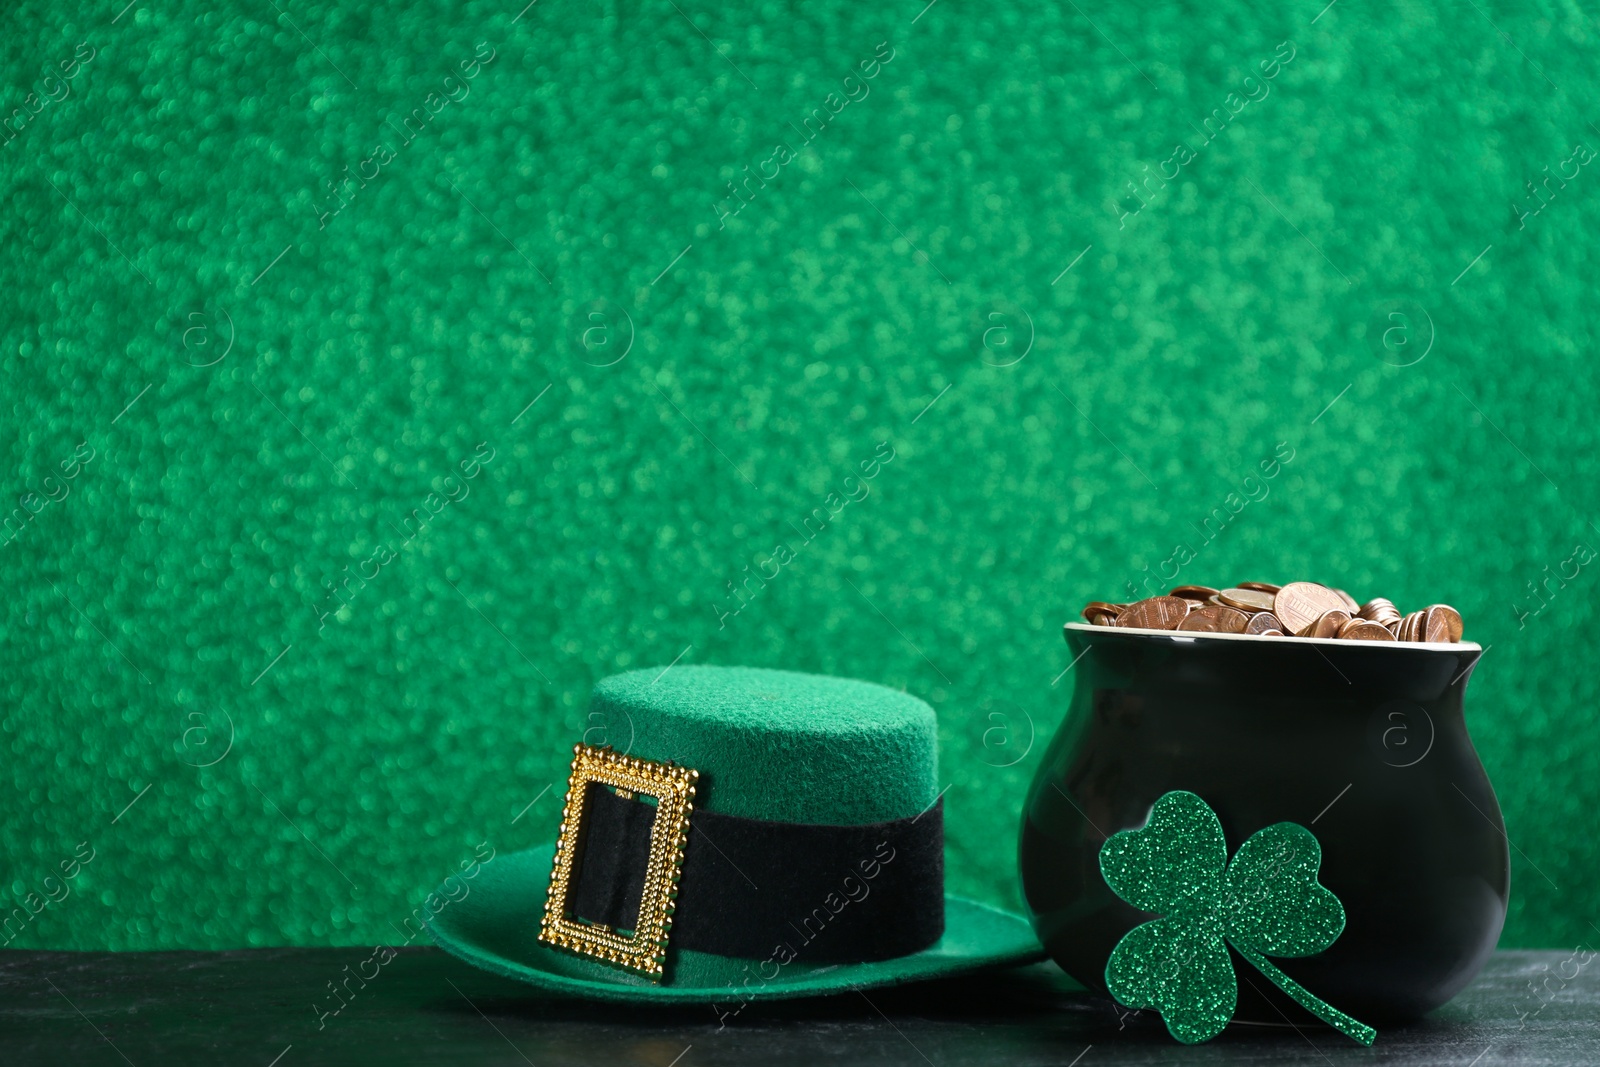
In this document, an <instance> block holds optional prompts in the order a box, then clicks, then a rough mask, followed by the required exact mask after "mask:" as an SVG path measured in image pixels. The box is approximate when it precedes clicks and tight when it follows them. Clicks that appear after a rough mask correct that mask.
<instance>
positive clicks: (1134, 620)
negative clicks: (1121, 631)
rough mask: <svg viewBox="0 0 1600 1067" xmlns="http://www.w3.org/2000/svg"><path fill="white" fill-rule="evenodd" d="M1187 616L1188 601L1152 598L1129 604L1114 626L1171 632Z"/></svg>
mask: <svg viewBox="0 0 1600 1067" xmlns="http://www.w3.org/2000/svg"><path fill="white" fill-rule="evenodd" d="M1188 614H1189V601H1187V600H1184V599H1183V598H1182V597H1175V596H1153V597H1148V598H1146V599H1144V600H1141V601H1139V602H1138V603H1136V604H1129V605H1128V606H1127V608H1126V609H1124V610H1123V612H1122V613H1121V614H1120V615H1118V616H1117V621H1116V623H1115V625H1117V626H1121V627H1125V628H1127V627H1131V628H1134V629H1140V630H1171V629H1173V628H1174V627H1176V626H1177V625H1178V623H1180V622H1182V621H1183V620H1184V617H1185V616H1187V615H1188Z"/></svg>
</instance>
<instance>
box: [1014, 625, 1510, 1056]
mask: <svg viewBox="0 0 1600 1067" xmlns="http://www.w3.org/2000/svg"><path fill="white" fill-rule="evenodd" d="M1066 630H1067V644H1068V646H1069V647H1070V648H1071V650H1072V655H1073V656H1074V657H1075V658H1076V666H1075V667H1074V668H1073V672H1074V677H1075V678H1076V687H1075V689H1074V692H1073V697H1072V706H1071V708H1070V709H1069V710H1068V712H1067V716H1066V719H1065V721H1064V722H1063V723H1062V725H1061V728H1060V729H1059V730H1058V731H1057V732H1056V736H1055V739H1054V740H1053V741H1052V742H1051V744H1050V748H1049V750H1048V752H1047V753H1046V754H1045V757H1044V762H1043V764H1042V765H1041V766H1040V767H1039V772H1038V774H1037V776H1036V777H1035V778H1034V781H1033V786H1032V788H1031V790H1030V791H1029V795H1028V801H1027V804H1026V805H1025V806H1024V808H1023V818H1022V841H1021V865H1022V887H1023V892H1024V894H1025V896H1026V897H1027V902H1028V907H1029V910H1030V912H1031V914H1032V916H1033V922H1034V928H1035V930H1036V931H1037V933H1038V935H1039V939H1040V940H1041V941H1042V942H1043V943H1044V946H1045V948H1046V949H1048V950H1049V952H1050V954H1051V956H1053V957H1054V958H1055V960H1056V962H1057V963H1059V964H1060V965H1061V967H1062V969H1064V970H1065V971H1066V972H1067V973H1068V974H1070V975H1071V976H1072V977H1073V978H1075V979H1077V980H1078V981H1079V982H1081V983H1083V984H1084V985H1085V986H1087V987H1089V988H1090V989H1094V990H1098V991H1104V990H1105V987H1106V986H1105V966H1106V959H1107V957H1108V956H1110V954H1111V950H1112V948H1113V947H1115V946H1116V944H1117V942H1118V941H1119V940H1120V939H1121V938H1122V935H1123V934H1125V933H1127V932H1128V931H1129V930H1131V929H1132V928H1133V927H1135V926H1137V925H1138V924H1139V923H1141V922H1144V921H1146V920H1147V919H1150V918H1153V916H1152V915H1150V914H1149V913H1146V912H1142V911H1139V910H1137V909H1136V908H1134V907H1132V906H1131V905H1129V904H1126V903H1124V902H1123V901H1122V900H1121V899H1119V898H1118V897H1117V896H1116V895H1114V894H1113V893H1112V892H1111V890H1110V888H1109V887H1107V885H1106V883H1105V879H1104V878H1103V877H1101V874H1100V863H1099V855H1100V846H1101V844H1102V843H1103V842H1104V841H1105V840H1106V838H1107V837H1108V836H1109V835H1111V834H1114V833H1116V832H1117V831H1118V830H1124V829H1128V828H1132V827H1139V826H1143V825H1144V823H1145V821H1146V819H1147V818H1148V817H1149V814H1150V809H1151V806H1152V805H1153V804H1154V803H1155V801H1156V799H1157V798H1158V797H1160V796H1161V795H1162V794H1164V793H1166V792H1168V791H1170V790H1173V789H1187V790H1189V791H1191V792H1193V793H1196V794H1198V795H1199V796H1200V797H1201V798H1203V799H1204V800H1205V801H1206V802H1207V803H1208V804H1210V805H1211V807H1212V808H1213V809H1215V810H1216V813H1217V816H1218V818H1220V819H1221V821H1222V828H1223V830H1224V832H1225V833H1226V835H1227V841H1228V851H1229V855H1230V856H1231V855H1232V854H1233V852H1235V851H1237V850H1238V848H1239V846H1240V845H1241V844H1243V843H1244V841H1245V839H1246V838H1248V837H1249V836H1250V835H1251V834H1253V833H1255V832H1256V831H1257V830H1259V829H1261V828H1262V827H1264V826H1268V825H1271V824H1272V823H1276V822H1283V821H1290V822H1297V823H1299V824H1301V825H1302V826H1305V827H1308V828H1309V829H1310V830H1311V832H1312V833H1313V834H1315V835H1316V838H1317V840H1318V842H1319V843H1320V844H1321V846H1322V870H1321V875H1320V881H1321V882H1322V884H1323V885H1325V886H1327V887H1328V888H1329V889H1331V890H1332V891H1333V892H1334V893H1335V895H1337V896H1338V898H1339V899H1340V901H1342V902H1343V904H1344V908H1345V915H1346V923H1345V929H1344V933H1343V934H1341V935H1340V937H1339V939H1338V940H1337V941H1335V942H1334V944H1333V946H1332V947H1331V948H1329V949H1327V950H1326V951H1325V952H1322V953H1320V954H1318V955H1316V956H1310V957H1306V958H1303V959H1274V960H1273V962H1274V963H1276V964H1278V965H1279V966H1281V967H1282V969H1283V970H1284V971H1285V972H1286V973H1288V974H1289V976H1290V977H1292V978H1294V979H1295V980H1296V981H1298V982H1299V983H1300V984H1301V985H1303V986H1305V987H1306V988H1307V989H1308V990H1310V991H1311V992H1312V993H1313V994H1315V995H1316V996H1318V997H1321V998H1322V999H1323V1000H1325V1001H1327V1002H1328V1003H1330V1004H1332V1005H1333V1006H1334V1007H1336V1008H1339V1009H1340V1010H1342V1011H1345V1012H1347V1013H1349V1014H1351V1015H1353V1016H1355V1017H1356V1018H1357V1019H1360V1020H1361V1021H1363V1022H1366V1023H1370V1024H1373V1025H1383V1024H1386V1023H1395V1022H1401V1021H1405V1020H1408V1019H1413V1018H1416V1017H1417V1016H1420V1015H1422V1014H1423V1013H1425V1012H1428V1011H1431V1010H1432V1009H1434V1008H1436V1007H1438V1006H1439V1005H1441V1004H1443V1003H1444V1002H1445V1001H1447V1000H1449V999H1450V998H1451V997H1452V996H1454V995H1455V994H1456V993H1457V992H1458V991H1459V990H1460V989H1461V988H1462V987H1463V986H1465V985H1466V984H1467V983H1468V982H1469V981H1471V980H1472V978H1473V976H1474V975H1476V974H1477V972H1478V969H1479V968H1480V967H1482V966H1483V963H1484V961H1485V959H1487V958H1488V955H1489V953H1490V952H1492V951H1493V950H1494V945H1495V941H1496V940H1497V939H1498V938H1499V936H1500V928H1501V926H1502V925H1503V924H1504V922H1505V915H1506V901H1507V897H1508V894H1509V892H1510V863H1509V856H1508V853H1507V840H1506V832H1505V823H1504V821H1503V820H1502V819H1501V816H1500V805H1499V803H1498V802H1497V801H1496V800H1495V795H1494V790H1493V789H1492V788H1491V787H1490V785H1489V779H1488V776H1487V775H1485V774H1484V771H1483V764H1482V763H1480V762H1479V761H1478V755H1477V753H1476V752H1475V751H1474V750H1473V748H1472V741H1471V739H1470V738H1468V736H1467V728H1466V723H1465V721H1464V720H1463V718H1462V695H1463V693H1464V692H1465V690H1466V685H1467V676H1468V675H1469V674H1471V672H1472V667H1473V664H1475V663H1476V662H1477V660H1478V657H1479V656H1480V655H1481V654H1482V653H1481V651H1480V650H1479V648H1478V646H1477V645H1474V644H1457V645H1442V644H1431V645H1428V644H1412V643H1405V644H1402V643H1398V642H1377V641H1337V640H1316V639H1307V638H1278V637H1247V636H1243V635H1232V634H1199V633H1196V634H1189V633H1174V632H1164V631H1156V630H1134V629H1116V628H1111V627H1101V626H1087V625H1081V624H1077V623H1069V624H1068V625H1067V628H1066ZM1234 964H1235V968H1236V970H1237V971H1238V973H1239V974H1240V983H1239V1009H1238V1014H1237V1016H1236V1017H1237V1018H1240V1019H1252V1020H1257V1021H1264V1022H1282V1021H1283V1020H1284V1018H1285V1017H1287V1018H1289V1019H1292V1020H1295V1021H1297V1022H1298V1021H1300V1020H1302V1019H1310V1015H1309V1014H1308V1013H1305V1012H1304V1011H1303V1010H1302V1009H1301V1008H1300V1007H1299V1006H1298V1005H1296V1004H1295V1003H1294V1002H1293V1001H1291V1000H1290V999H1289V998H1288V997H1287V996H1284V995H1283V994H1281V993H1280V992H1279V991H1278V990H1277V988H1276V987H1274V986H1272V985H1271V984H1270V983H1269V982H1267V981H1266V980H1264V979H1263V978H1262V977H1261V976H1260V975H1259V974H1258V973H1257V972H1256V971H1254V970H1253V969H1252V968H1251V967H1250V965H1249V964H1248V963H1246V962H1244V961H1243V960H1242V959H1241V958H1239V957H1238V956H1235V957H1234Z"/></svg>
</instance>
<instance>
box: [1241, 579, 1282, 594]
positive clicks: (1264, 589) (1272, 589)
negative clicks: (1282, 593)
mask: <svg viewBox="0 0 1600 1067" xmlns="http://www.w3.org/2000/svg"><path fill="white" fill-rule="evenodd" d="M1236 587H1237V588H1239V589H1254V590H1255V591H1256V592H1258V593H1265V594H1267V595H1268V596H1277V595H1278V590H1280V589H1282V588H1283V586H1281V585H1273V584H1272V583H1271V582H1238V583H1236Z"/></svg>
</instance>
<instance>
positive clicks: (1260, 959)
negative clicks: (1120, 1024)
mask: <svg viewBox="0 0 1600 1067" xmlns="http://www.w3.org/2000/svg"><path fill="white" fill-rule="evenodd" d="M1321 865H1322V848H1321V846H1319V845H1318V844H1317V839H1316V838H1315V837H1313V836H1312V834H1311V831H1310V830H1307V829H1306V828H1305V827H1304V826H1301V825H1299V824H1297V823H1292V822H1280V823H1276V824H1274V825H1272V826H1268V827H1266V828H1265V829H1263V830H1258V831H1257V832H1256V833H1254V834H1252V835H1251V837H1250V840H1248V841H1246V842H1245V843H1244V845H1243V846H1242V847H1241V848H1240V849H1239V852H1238V854H1237V855H1235V856H1234V857H1233V862H1232V863H1229V862H1228V843H1227V841H1226V840H1225V839H1224V838H1223V835H1222V823H1220V822H1218V821H1217V813H1216V812H1214V811H1212V810H1211V806H1210V805H1209V804H1207V803H1206V802H1205V801H1204V800H1201V799H1200V798H1199V797H1197V796H1195V795H1194V794H1193V793H1189V792H1185V791H1183V790H1175V791H1173V792H1171V793H1167V794H1166V795H1165V796H1163V797H1162V798H1161V799H1160V800H1157V801H1156V803H1155V807H1154V808H1153V809H1152V810H1151V812H1150V821H1149V822H1148V823H1146V824H1145V825H1144V827H1142V828H1141V829H1138V830H1123V831H1122V832H1121V833H1117V834H1112V835H1111V837H1110V838H1109V839H1108V840H1107V841H1106V843H1105V844H1104V845H1102V846H1101V848H1100V873H1101V874H1103V875H1104V876H1105V880H1106V884H1107V885H1109V886H1110V887H1111V890H1112V892H1114V893H1116V894H1117V896H1119V897H1121V898H1122V899H1123V900H1125V901H1127V902H1128V903H1129V904H1132V905H1133V906H1134V907H1136V908H1139V909H1140V910H1142V911H1150V912H1155V913H1157V914H1158V915H1159V916H1160V918H1157V919H1151V920H1150V921H1149V922H1146V923H1142V924H1140V925H1139V926H1136V927H1134V928H1133V929H1132V930H1129V931H1128V932H1127V934H1126V935H1124V936H1123V938H1122V940H1121V941H1119V942H1117V947H1116V948H1115V949H1113V950H1112V952H1111V958H1110V959H1109V960H1107V961H1106V985H1107V987H1108V988H1109V989H1110V990H1111V995H1112V996H1114V997H1116V998H1117V1000H1118V1001H1119V1002H1121V1003H1122V1004H1124V1005H1126V1006H1127V1007H1130V1008H1154V1009H1156V1010H1157V1011H1158V1012H1160V1013H1161V1017H1162V1018H1163V1019H1164V1020H1166V1024H1167V1029H1168V1030H1169V1031H1171V1033H1172V1036H1173V1037H1175V1038H1177V1039H1178V1040H1179V1041H1182V1042H1184V1043H1185V1044H1194V1043H1196V1042H1200V1041H1207V1040H1210V1039H1211V1038H1213V1037H1215V1036H1217V1034H1219V1033H1221V1032H1222V1028H1223V1027H1224V1026H1226V1025H1228V1021H1229V1020H1230V1019H1232V1018H1233V1011H1234V1006H1235V1004H1236V1002H1237V1000H1238V995H1239V985H1238V980H1237V978H1236V977H1235V975H1234V972H1233V960H1232V959H1231V958H1230V957H1229V955H1228V946H1229V945H1232V946H1233V948H1234V950H1235V951H1237V952H1238V953H1239V955H1241V956H1243V957H1244V958H1245V959H1247V960H1249V961H1250V962H1251V963H1252V964H1254V965H1255V966H1256V967H1257V968H1258V969H1259V970H1260V971H1261V973H1262V974H1264V975H1266V976H1267V977H1268V978H1269V979H1271V980H1272V982H1273V983H1274V984H1276V985H1277V986H1278V988H1279V989H1282V990H1283V991H1284V992H1285V993H1288V994H1289V995H1290V996H1291V997H1293V998H1294V999H1295V1000H1296V1001H1297V1002H1299V1003H1300V1004H1302V1005H1303V1006H1305V1007H1306V1008H1307V1009H1308V1010H1310V1011H1311V1012H1313V1013H1314V1014H1315V1015H1316V1016H1317V1017H1318V1018H1320V1019H1322V1020H1323V1021H1324V1022H1326V1023H1328V1024H1329V1025H1330V1026H1333V1027H1336V1028H1337V1029H1338V1030H1340V1031H1341V1032H1342V1033H1344V1034H1346V1035H1348V1036H1349V1037H1351V1038H1354V1039H1355V1040H1356V1041H1359V1042H1361V1044H1363V1045H1370V1044H1372V1042H1373V1039H1374V1038H1376V1037H1377V1031H1375V1030H1373V1029H1372V1027H1370V1026H1367V1025H1365V1024H1363V1023H1359V1022H1357V1021H1356V1020H1354V1019H1352V1018H1350V1016H1348V1015H1346V1014H1344V1013H1343V1012H1341V1011H1339V1010H1337V1009H1336V1008H1334V1007H1333V1006H1331V1005H1329V1004H1327V1003H1326V1002H1324V1001H1322V1000H1319V999H1318V998H1317V997H1314V996H1312V995H1311V994H1310V993H1309V992H1307V991H1306V989H1305V988H1304V987H1303V986H1301V985H1300V984H1299V983H1298V982H1296V981H1295V980H1294V979H1292V978H1290V977H1289V976H1288V975H1286V974H1284V973H1283V972H1282V971H1280V970H1279V969H1278V968H1277V967H1275V966H1274V965H1273V964H1272V963H1271V962H1270V961H1269V960H1268V959H1267V957H1268V956H1310V955H1313V954H1315V953H1318V952H1321V951H1322V950H1324V949H1326V948H1327V947H1328V946H1329V945H1331V944H1333V942H1334V941H1335V940H1336V939H1337V938H1338V936H1339V934H1340V933H1342V932H1343V931H1344V905H1342V904H1340V903H1339V898H1338V897H1336V896H1334V895H1333V893H1332V892H1330V891H1329V890H1328V889H1327V888H1326V887H1325V886H1323V885H1321V884H1319V883H1318V882H1317V869H1318V868H1319V867H1320V866H1321Z"/></svg>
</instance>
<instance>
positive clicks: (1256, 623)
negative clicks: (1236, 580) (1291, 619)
mask: <svg viewBox="0 0 1600 1067" xmlns="http://www.w3.org/2000/svg"><path fill="white" fill-rule="evenodd" d="M1239 588H1241V589H1243V588H1244V587H1243V586H1240V587H1239ZM1244 632H1245V633H1247V634H1260V635H1263V636H1265V635H1266V634H1268V633H1275V634H1277V635H1278V636H1280V637H1281V636H1283V623H1281V622H1279V621H1278V617H1277V616H1276V615H1274V614H1273V613H1272V612H1270V611H1258V612H1256V613H1255V614H1254V615H1252V616H1250V621H1249V622H1247V623H1245V626H1244Z"/></svg>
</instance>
